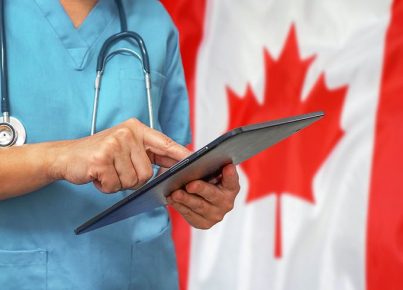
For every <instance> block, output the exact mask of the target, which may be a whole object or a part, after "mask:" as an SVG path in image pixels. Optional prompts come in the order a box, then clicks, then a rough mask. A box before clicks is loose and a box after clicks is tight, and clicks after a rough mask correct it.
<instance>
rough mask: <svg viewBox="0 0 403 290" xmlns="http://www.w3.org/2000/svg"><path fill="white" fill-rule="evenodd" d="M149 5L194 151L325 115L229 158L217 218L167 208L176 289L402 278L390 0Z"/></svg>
mask: <svg viewBox="0 0 403 290" xmlns="http://www.w3.org/2000/svg"><path fill="white" fill-rule="evenodd" d="M161 2H162V3H163V4H164V6H165V7H166V8H167V10H168V11H169V13H170V14H171V16H172V18H173V20H174V21H175V23H176V25H177V27H178V30H179V32H180V44H181V52H182V58H183V63H184V68H185V73H186V80H187V84H188V89H189V95H190V104H191V119H192V130H193V144H192V145H191V146H192V147H193V148H194V149H197V148H199V147H201V146H202V145H204V144H206V143H208V142H209V141H211V140H212V139H214V138H216V137H217V136H219V135H221V134H222V133H224V132H225V131H227V130H229V129H231V128H234V127H238V126H241V125H244V124H248V123H256V122H262V121H267V120H272V119H276V118H281V117H288V116H292V115H296V114H302V113H308V112H314V111H324V112H325V113H326V116H325V118H324V119H322V120H321V121H319V122H318V123H317V124H314V125H313V126H311V127H310V128H307V129H305V130H302V131H301V132H299V133H298V134H297V135H295V136H293V137H291V138H289V139H288V140H287V141H284V142H282V143H280V144H278V145H275V146H274V147H273V148H271V149H269V150H268V151H266V152H264V153H262V154H260V155H258V156H256V157H255V158H253V159H252V160H250V161H248V162H246V163H244V164H242V165H241V166H240V167H239V172H240V179H241V184H242V190H241V192H240V193H239V196H238V197H237V201H236V205H235V209H234V210H233V211H232V212H231V213H229V214H228V215H227V216H226V217H225V219H224V221H223V222H222V223H220V224H218V225H217V226H215V227H214V228H212V229H211V230H208V231H200V230H195V229H191V228H190V227H189V226H188V225H187V224H186V222H184V221H183V220H182V219H181V218H180V217H179V216H178V215H177V214H176V213H174V212H172V219H173V224H174V231H173V236H174V240H175V244H176V251H177V257H178V266H179V270H180V285H181V290H186V289H189V290H199V289H209V290H215V289H217V290H223V289H231V290H232V289H234V290H249V289H253V290H255V289H302V290H305V289H307V290H315V289H325V290H333V289H334V290H344V289H345V290H347V289H370V290H380V289H400V290H401V289H403V154H402V152H401V151H402V150H403V1H401V0H338V1H334V0H310V1H308V0H305V1H304V0H268V1H263V0H218V1H214V0H192V1H189V0H163V1H161Z"/></svg>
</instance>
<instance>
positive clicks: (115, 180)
mask: <svg viewBox="0 0 403 290" xmlns="http://www.w3.org/2000/svg"><path fill="white" fill-rule="evenodd" d="M51 154H53V156H54V157H53V159H54V162H52V165H51V166H50V169H49V170H50V175H51V176H52V177H53V179H54V180H57V179H64V180H67V181H69V182H71V183H74V184H85V183H88V182H93V183H94V185H95V186H96V187H97V188H98V189H99V190H100V191H102V192H104V193H112V192H117V191H119V190H122V189H129V188H137V187H139V186H141V185H143V184H144V183H146V182H147V180H148V179H150V178H151V177H152V175H153V171H152V164H157V165H160V166H162V167H170V166H172V165H174V164H175V163H176V162H177V161H179V160H182V159H184V158H185V157H186V156H188V155H189V154H190V151H189V150H188V149H186V148H185V147H183V146H181V145H179V144H177V143H175V142H174V141H172V139H170V138H169V137H167V136H166V135H164V134H162V133H160V132H158V131H156V130H153V129H151V128H149V127H147V126H145V125H144V124H143V123H141V122H140V121H138V120H137V119H130V120H128V121H126V122H123V123H121V124H119V125H117V126H115V127H113V128H110V129H107V130H104V131H102V132H99V133H97V134H95V135H93V136H88V137H85V138H82V139H78V140H71V141H62V142H59V143H58V144H57V145H55V147H54V148H53V150H51Z"/></svg>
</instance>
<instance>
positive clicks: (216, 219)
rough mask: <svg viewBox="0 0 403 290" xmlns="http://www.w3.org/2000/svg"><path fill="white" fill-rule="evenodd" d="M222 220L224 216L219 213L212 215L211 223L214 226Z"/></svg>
mask: <svg viewBox="0 0 403 290" xmlns="http://www.w3.org/2000/svg"><path fill="white" fill-rule="evenodd" d="M223 219H224V214H221V213H219V214H216V215H214V217H213V220H212V222H213V223H214V224H216V223H219V222H221V221H222V220H223Z"/></svg>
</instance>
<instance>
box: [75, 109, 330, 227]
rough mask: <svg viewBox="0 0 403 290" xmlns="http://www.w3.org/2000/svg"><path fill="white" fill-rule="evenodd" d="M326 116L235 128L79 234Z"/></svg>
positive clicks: (155, 203)
mask: <svg viewBox="0 0 403 290" xmlns="http://www.w3.org/2000/svg"><path fill="white" fill-rule="evenodd" d="M323 116H324V113H323V112H315V113H310V114H305V115H299V116H294V117H290V118H285V119H280V120H275V121H270V122H265V123H260V124H253V125H249V126H244V127H240V128H236V129H233V130H231V131H229V132H227V133H225V134H224V135H222V136H220V137H218V138H217V139H215V140H214V141H212V142H211V143H209V144H207V145H206V146H204V147H202V148H201V149H200V150H198V151H197V152H195V153H193V154H192V155H190V156H189V157H188V158H186V159H184V160H182V161H180V162H178V163H177V164H175V165H174V166H172V167H171V168H169V169H168V170H167V171H166V172H164V173H163V174H161V175H159V176H158V177H156V178H154V179H153V180H151V181H150V182H148V183H147V184H145V185H143V186H142V187H141V188H139V189H138V190H136V191H134V192H133V193H132V194H130V195H128V196H127V197H125V198H124V199H122V200H121V201H119V202H117V203H115V204H114V205H112V206H111V207H109V208H108V209H106V210H104V211H103V212H101V213H99V214H98V215H96V216H94V217H93V218H91V219H89V220H88V221H87V222H85V223H84V224H82V225H81V226H79V227H78V228H77V229H76V230H75V233H76V234H82V233H85V232H89V231H92V230H95V229H97V228H100V227H103V226H106V225H109V224H112V223H115V222H118V221H120V220H123V219H127V218H129V217H132V216H135V215H137V214H140V213H143V212H146V211H149V210H152V209H154V208H156V207H159V206H162V205H166V203H167V201H166V197H167V196H168V195H169V194H171V193H172V192H173V191H175V190H177V189H179V188H182V187H183V186H184V185H186V184H188V183H189V182H191V181H193V180H198V179H205V180H207V179H208V178H211V177H213V176H217V175H218V174H219V173H220V170H221V169H222V168H223V167H224V166H225V165H227V164H230V163H233V164H235V165H237V164H239V163H241V162H243V161H245V160H247V159H249V158H251V157H253V156H254V155H256V154H258V153H259V152H261V151H263V150H265V149H267V148H268V147H270V146H272V145H274V144H276V143H278V142H280V141H281V140H283V139H285V138H287V137H289V136H290V135H292V134H294V133H296V132H298V131H299V130H301V129H302V128H305V127H307V126H308V125H310V124H312V123H313V122H315V121H317V120H319V119H320V118H322V117H323Z"/></svg>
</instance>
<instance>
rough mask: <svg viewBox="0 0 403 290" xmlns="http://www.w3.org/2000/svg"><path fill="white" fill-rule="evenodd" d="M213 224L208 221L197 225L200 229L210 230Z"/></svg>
mask: <svg viewBox="0 0 403 290" xmlns="http://www.w3.org/2000/svg"><path fill="white" fill-rule="evenodd" d="M212 226H213V224H212V223H210V222H208V221H206V222H203V223H201V224H200V225H199V226H197V228H198V229H200V230H209V229H211V227H212Z"/></svg>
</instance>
